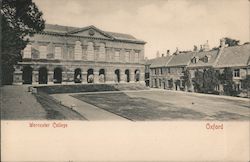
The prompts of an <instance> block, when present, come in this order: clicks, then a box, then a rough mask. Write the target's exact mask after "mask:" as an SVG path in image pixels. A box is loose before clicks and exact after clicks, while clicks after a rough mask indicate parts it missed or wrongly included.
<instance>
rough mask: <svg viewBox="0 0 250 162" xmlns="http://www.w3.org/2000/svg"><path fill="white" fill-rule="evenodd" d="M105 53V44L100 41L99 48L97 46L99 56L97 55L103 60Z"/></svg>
mask: <svg viewBox="0 0 250 162" xmlns="http://www.w3.org/2000/svg"><path fill="white" fill-rule="evenodd" d="M105 53H106V50H105V44H104V43H101V44H100V48H99V56H98V57H99V60H100V61H104V60H105Z"/></svg>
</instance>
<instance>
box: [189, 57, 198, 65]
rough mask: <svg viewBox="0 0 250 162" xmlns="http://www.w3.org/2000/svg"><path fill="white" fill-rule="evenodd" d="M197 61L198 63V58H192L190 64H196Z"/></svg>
mask: <svg viewBox="0 0 250 162" xmlns="http://www.w3.org/2000/svg"><path fill="white" fill-rule="evenodd" d="M198 61H199V57H194V58H193V59H192V60H191V62H192V63H193V64H195V63H197V62H198Z"/></svg>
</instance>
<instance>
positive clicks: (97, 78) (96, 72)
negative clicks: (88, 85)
mask: <svg viewBox="0 0 250 162" xmlns="http://www.w3.org/2000/svg"><path fill="white" fill-rule="evenodd" d="M94 83H99V72H98V71H94Z"/></svg>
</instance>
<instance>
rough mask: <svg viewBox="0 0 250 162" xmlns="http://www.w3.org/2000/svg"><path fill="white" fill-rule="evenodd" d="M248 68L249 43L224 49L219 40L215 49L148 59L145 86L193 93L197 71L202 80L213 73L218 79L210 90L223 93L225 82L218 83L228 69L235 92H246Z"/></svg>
mask: <svg viewBox="0 0 250 162" xmlns="http://www.w3.org/2000/svg"><path fill="white" fill-rule="evenodd" d="M207 47H208V45H207ZM249 67H250V44H249V43H246V44H244V45H238V46H231V47H227V46H226V45H225V41H224V39H222V40H221V41H220V47H219V48H217V49H213V50H209V49H208V48H202V50H200V51H190V52H176V53H175V54H173V55H167V56H163V57H158V58H155V59H151V60H147V61H146V68H145V69H147V71H146V73H149V74H148V76H149V77H148V78H147V80H146V83H147V82H149V83H147V84H148V85H150V87H154V88H164V89H171V90H183V91H194V86H195V81H196V82H197V79H196V78H195V77H197V76H196V73H197V72H200V74H201V76H200V77H201V79H204V78H205V77H206V76H205V75H207V73H208V72H207V71H208V70H210V71H212V72H214V73H216V75H217V78H215V79H217V80H220V82H218V85H215V86H214V89H213V90H214V91H217V92H218V93H223V92H224V87H225V84H226V83H225V82H223V81H221V79H222V78H221V76H222V75H223V72H224V70H225V69H230V72H232V81H233V89H234V91H240V92H246V91H248V90H249V89H248V90H247V87H246V85H245V84H246V78H247V76H250V68H249ZM205 72H207V73H206V74H205ZM195 79H196V80H195ZM213 79H214V78H213ZM213 79H212V78H211V80H213ZM198 82H199V80H198ZM211 84H213V81H211ZM201 86H205V85H201ZM212 87H213V86H212Z"/></svg>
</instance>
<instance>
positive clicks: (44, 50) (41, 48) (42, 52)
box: [39, 46, 47, 59]
mask: <svg viewBox="0 0 250 162" xmlns="http://www.w3.org/2000/svg"><path fill="white" fill-rule="evenodd" d="M39 53H40V58H41V59H45V58H47V46H39Z"/></svg>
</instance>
